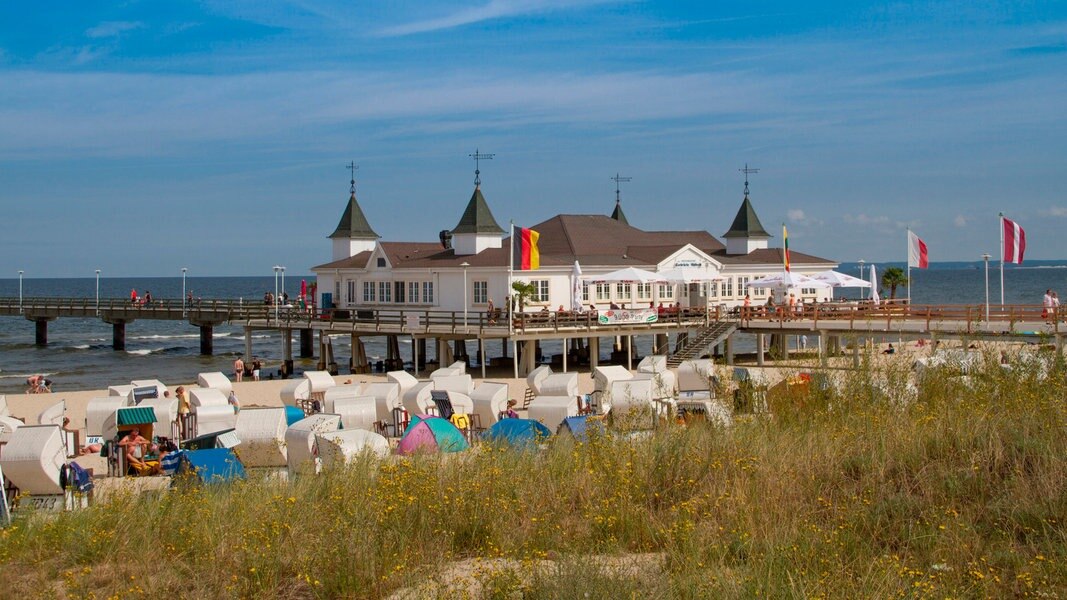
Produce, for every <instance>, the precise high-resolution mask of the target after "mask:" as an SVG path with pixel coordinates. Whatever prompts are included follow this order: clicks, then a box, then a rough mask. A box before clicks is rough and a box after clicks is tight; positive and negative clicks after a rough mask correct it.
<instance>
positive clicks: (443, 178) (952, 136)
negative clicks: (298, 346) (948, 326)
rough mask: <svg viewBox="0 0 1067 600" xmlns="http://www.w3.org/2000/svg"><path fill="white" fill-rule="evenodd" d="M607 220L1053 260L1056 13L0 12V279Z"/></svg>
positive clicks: (28, 7) (206, 7) (491, 5)
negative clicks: (564, 218)
mask: <svg viewBox="0 0 1067 600" xmlns="http://www.w3.org/2000/svg"><path fill="white" fill-rule="evenodd" d="M475 150H479V151H480V152H483V153H493V154H495V157H494V158H493V160H491V161H485V162H482V163H481V172H482V173H481V174H482V190H483V192H484V194H485V197H486V199H487V200H488V202H489V204H490V207H491V209H492V211H493V214H494V215H495V217H496V219H497V221H498V222H499V223H500V224H501V225H502V226H504V227H506V226H507V223H508V222H509V221H511V220H513V221H514V222H515V223H516V224H518V225H522V226H530V225H532V224H535V223H537V222H540V221H543V220H545V219H548V218H550V217H552V216H554V215H556V214H561V213H562V214H610V212H611V211H612V209H613V208H614V203H615V182H614V181H612V180H611V177H612V176H614V175H616V174H619V175H622V176H624V177H631V178H632V181H629V182H625V183H622V184H621V189H622V191H621V195H622V205H623V209H624V211H625V212H626V215H627V217H628V218H629V220H630V223H631V224H633V225H635V226H637V227H640V228H642V229H648V230H692V229H704V230H707V231H709V232H711V233H712V234H714V235H716V236H721V235H722V234H723V233H725V232H726V230H727V229H728V228H729V225H730V222H731V221H732V219H733V216H734V214H735V213H736V211H737V208H738V206H739V204H740V201H741V198H742V189H743V185H744V175H743V174H742V173H740V171H739V169H740V168H742V167H744V166H745V165H746V164H747V165H749V166H750V167H752V168H758V169H759V172H758V173H754V174H752V175H750V187H751V199H752V201H753V203H754V206H755V209H756V211H757V213H758V215H759V217H760V219H761V220H762V222H763V224H764V226H765V227H766V228H767V229H768V231H770V232H771V233H772V234H773V235H774V238H773V239H772V241H771V245H772V246H779V245H780V244H781V225H782V224H783V223H784V224H787V225H788V227H789V243H790V248H791V249H792V250H793V251H799V252H804V253H810V254H815V255H818V256H822V257H826V258H830V259H833V260H838V261H842V262H853V261H856V260H859V259H864V260H867V261H901V260H905V259H906V230H907V228H909V227H910V228H911V229H912V230H914V231H915V232H916V233H917V234H918V235H919V236H920V237H921V238H922V239H923V240H924V241H925V242H926V244H927V246H928V247H929V252H930V258H931V260H932V261H948V260H979V259H980V257H981V255H982V253H983V252H989V253H991V254H993V255H994V256H996V255H997V254H998V252H999V250H998V248H999V233H998V220H997V214H998V213H999V212H1003V213H1005V215H1006V216H1008V217H1009V218H1011V219H1013V220H1015V221H1017V222H1018V223H1019V224H1020V225H1022V226H1023V227H1024V228H1025V230H1026V235H1027V243H1028V247H1027V258H1032V259H1067V236H1065V235H1063V234H1062V232H1063V231H1064V229H1065V227H1067V3H1062V2H1021V1H1020V2H996V1H989V2H981V3H964V2H920V1H916V2H895V3H883V2H877V3H876V2H863V1H849V2H806V3H797V2H761V1H751V2H706V1H703V2H677V1H675V2H667V1H654V0H649V1H644V2H625V1H618V2H615V1H608V0H577V1H564V0H472V1H453V0H444V1H435V2H425V1H421V0H420V1H415V0H390V1H374V0H368V1H364V2H351V1H329V0H296V1H293V2H266V1H262V0H256V1H252V0H228V1H221V0H218V1H216V0H207V1H202V2H194V1H190V0H171V1H169V2H149V1H138V0H127V1H123V2H107V1H100V2H73V1H72V2H51V3H48V6H47V8H44V7H42V5H40V4H39V3H25V2H5V3H0V207H2V210H3V215H4V220H5V222H6V224H7V227H6V228H5V231H4V233H3V234H2V235H0V277H15V276H16V273H17V271H18V270H20V269H21V270H24V271H25V272H26V277H79V276H85V277H92V276H93V274H94V271H95V269H101V271H102V274H103V276H104V277H108V276H114V277H120V276H124V277H125V276H168V275H174V276H178V275H179V271H180V269H181V268H182V267H186V268H188V269H189V273H190V275H194V274H195V275H198V276H205V275H271V274H272V270H271V268H272V266H273V265H279V264H280V265H285V266H286V267H287V270H288V272H290V273H294V274H295V273H307V272H309V271H308V269H309V268H310V267H311V266H314V265H316V264H321V263H324V262H328V261H329V260H330V258H331V246H330V241H329V240H328V239H327V236H328V235H329V234H330V233H331V232H332V231H333V230H334V228H335V227H336V225H337V222H338V219H339V218H340V216H341V213H342V211H343V210H344V207H345V204H346V202H347V198H348V191H349V179H350V173H349V171H348V169H347V168H346V165H347V164H348V163H349V162H350V161H354V162H355V163H356V164H358V165H359V170H358V171H357V172H356V179H357V184H356V185H357V196H358V198H359V201H360V205H361V206H362V208H363V210H364V212H365V213H366V215H367V217H368V219H369V221H370V223H371V225H372V227H373V228H374V229H375V230H376V231H377V233H379V234H380V235H381V236H382V237H383V239H385V240H395V241H434V240H436V239H437V233H438V231H440V230H442V229H451V228H453V227H455V225H456V224H457V222H458V221H459V218H460V216H461V214H462V212H463V209H464V207H465V206H466V203H467V201H468V200H469V198H470V195H471V192H472V190H473V180H474V172H473V171H474V163H473V161H472V160H471V159H470V157H469V155H470V154H472V153H473V152H475Z"/></svg>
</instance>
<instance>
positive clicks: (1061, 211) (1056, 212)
mask: <svg viewBox="0 0 1067 600" xmlns="http://www.w3.org/2000/svg"><path fill="white" fill-rule="evenodd" d="M1048 215H1049V216H1052V217H1067V208H1065V207H1063V206H1053V207H1051V208H1049V209H1048Z"/></svg>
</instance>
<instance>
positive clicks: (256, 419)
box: [234, 408, 288, 467]
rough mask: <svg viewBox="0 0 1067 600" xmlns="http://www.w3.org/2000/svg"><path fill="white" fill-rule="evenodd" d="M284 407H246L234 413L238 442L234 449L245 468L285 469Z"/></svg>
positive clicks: (286, 463)
mask: <svg viewBox="0 0 1067 600" xmlns="http://www.w3.org/2000/svg"><path fill="white" fill-rule="evenodd" d="M285 430H286V422H285V409H284V408H246V409H243V410H241V412H239V413H237V425H236V427H235V430H234V433H235V434H236V435H237V437H238V438H240V439H241V447H240V449H239V450H238V454H239V455H240V459H241V464H243V465H244V466H246V467H285V466H287V465H288V462H287V456H286V446H285Z"/></svg>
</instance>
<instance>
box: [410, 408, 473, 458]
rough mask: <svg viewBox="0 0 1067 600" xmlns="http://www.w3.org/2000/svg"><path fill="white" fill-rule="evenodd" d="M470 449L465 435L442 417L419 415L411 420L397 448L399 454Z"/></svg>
mask: <svg viewBox="0 0 1067 600" xmlns="http://www.w3.org/2000/svg"><path fill="white" fill-rule="evenodd" d="M467 448H470V444H468V443H467V440H466V439H465V438H464V437H463V433H462V432H460V430H459V429H457V428H456V426H455V425H453V424H452V423H449V422H448V421H446V420H445V419H442V418H441V417H434V416H430V415H417V416H414V417H412V418H411V423H410V424H409V425H408V428H407V431H405V432H404V437H402V438H400V444H399V445H397V447H396V453H397V454H403V455H411V454H416V453H419V452H460V451H463V450H466V449H467Z"/></svg>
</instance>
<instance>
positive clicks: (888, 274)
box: [882, 267, 908, 300]
mask: <svg viewBox="0 0 1067 600" xmlns="http://www.w3.org/2000/svg"><path fill="white" fill-rule="evenodd" d="M882 285H883V286H885V287H887V288H889V299H890V300H892V299H894V298H896V297H897V288H898V287H900V286H904V285H908V276H907V275H905V274H904V269H901V268H900V267H889V268H887V269H886V270H885V271H882Z"/></svg>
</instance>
